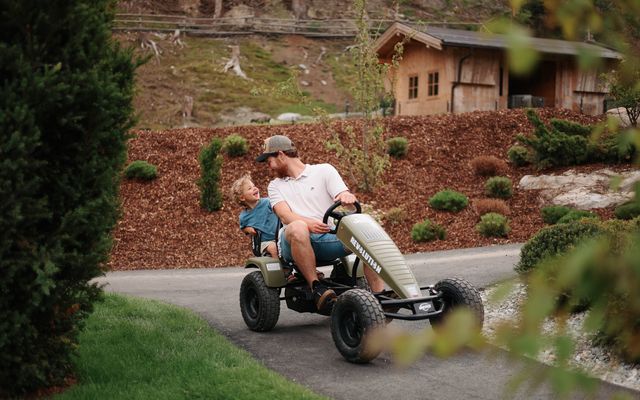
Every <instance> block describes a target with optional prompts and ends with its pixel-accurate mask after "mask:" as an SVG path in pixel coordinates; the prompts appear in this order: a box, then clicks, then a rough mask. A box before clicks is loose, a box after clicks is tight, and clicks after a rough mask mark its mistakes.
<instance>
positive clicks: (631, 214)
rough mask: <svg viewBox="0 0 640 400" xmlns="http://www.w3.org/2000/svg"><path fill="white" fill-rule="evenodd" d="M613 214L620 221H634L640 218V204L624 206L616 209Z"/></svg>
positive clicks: (626, 204)
mask: <svg viewBox="0 0 640 400" xmlns="http://www.w3.org/2000/svg"><path fill="white" fill-rule="evenodd" d="M613 213H614V214H615V216H616V218H618V219H633V218H635V217H637V216H640V202H639V201H632V202H629V203H625V204H622V205H620V206H618V207H616V209H615V210H614V212H613Z"/></svg>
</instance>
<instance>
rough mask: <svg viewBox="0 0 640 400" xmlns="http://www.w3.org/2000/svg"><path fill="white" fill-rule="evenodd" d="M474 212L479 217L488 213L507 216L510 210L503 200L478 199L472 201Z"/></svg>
mask: <svg viewBox="0 0 640 400" xmlns="http://www.w3.org/2000/svg"><path fill="white" fill-rule="evenodd" d="M474 206H475V208H476V212H477V213H478V215H479V216H483V215H485V214H488V213H497V214H502V215H509V214H510V209H509V206H508V205H507V203H505V201H504V200H500V199H480V200H476V201H474Z"/></svg>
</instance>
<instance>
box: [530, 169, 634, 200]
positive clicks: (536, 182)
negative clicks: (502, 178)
mask: <svg viewBox="0 0 640 400" xmlns="http://www.w3.org/2000/svg"><path fill="white" fill-rule="evenodd" d="M617 176H619V177H621V178H622V182H621V184H620V186H619V188H618V190H617V191H613V190H611V181H612V178H614V177H617ZM638 181H640V171H639V170H632V171H627V172H622V173H616V172H614V171H611V170H609V169H601V170H598V171H594V172H592V173H590V174H577V173H575V171H573V170H568V171H566V172H565V173H563V174H562V175H540V176H533V175H525V176H524V177H522V179H521V180H520V183H519V184H518V187H519V188H520V189H522V190H540V198H541V201H542V203H543V204H553V205H565V206H571V207H575V208H578V209H581V210H590V209H594V208H606V207H611V206H617V205H619V204H622V203H625V202H626V201H628V200H630V199H631V198H633V195H634V193H633V186H634V183H635V182H638Z"/></svg>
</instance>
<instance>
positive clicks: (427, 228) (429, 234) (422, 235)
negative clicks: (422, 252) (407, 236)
mask: <svg viewBox="0 0 640 400" xmlns="http://www.w3.org/2000/svg"><path fill="white" fill-rule="evenodd" d="M445 237H446V232H445V230H444V228H443V227H441V226H440V225H438V224H436V223H435V222H431V221H430V220H429V219H425V220H424V221H422V222H418V223H416V224H415V225H413V228H411V239H413V241H414V242H430V241H432V240H436V239H439V240H444V239H445Z"/></svg>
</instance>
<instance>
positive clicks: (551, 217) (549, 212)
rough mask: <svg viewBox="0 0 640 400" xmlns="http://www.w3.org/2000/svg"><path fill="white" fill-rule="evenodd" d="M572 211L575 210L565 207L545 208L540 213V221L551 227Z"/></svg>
mask: <svg viewBox="0 0 640 400" xmlns="http://www.w3.org/2000/svg"><path fill="white" fill-rule="evenodd" d="M573 210H575V208H572V207H567V206H547V207H543V208H542V210H541V211H540V212H541V213H542V220H543V221H544V222H545V223H547V224H550V225H553V224H556V223H557V222H558V220H559V219H560V218H562V217H564V216H565V215H566V214H568V213H569V212H570V211H573Z"/></svg>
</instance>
